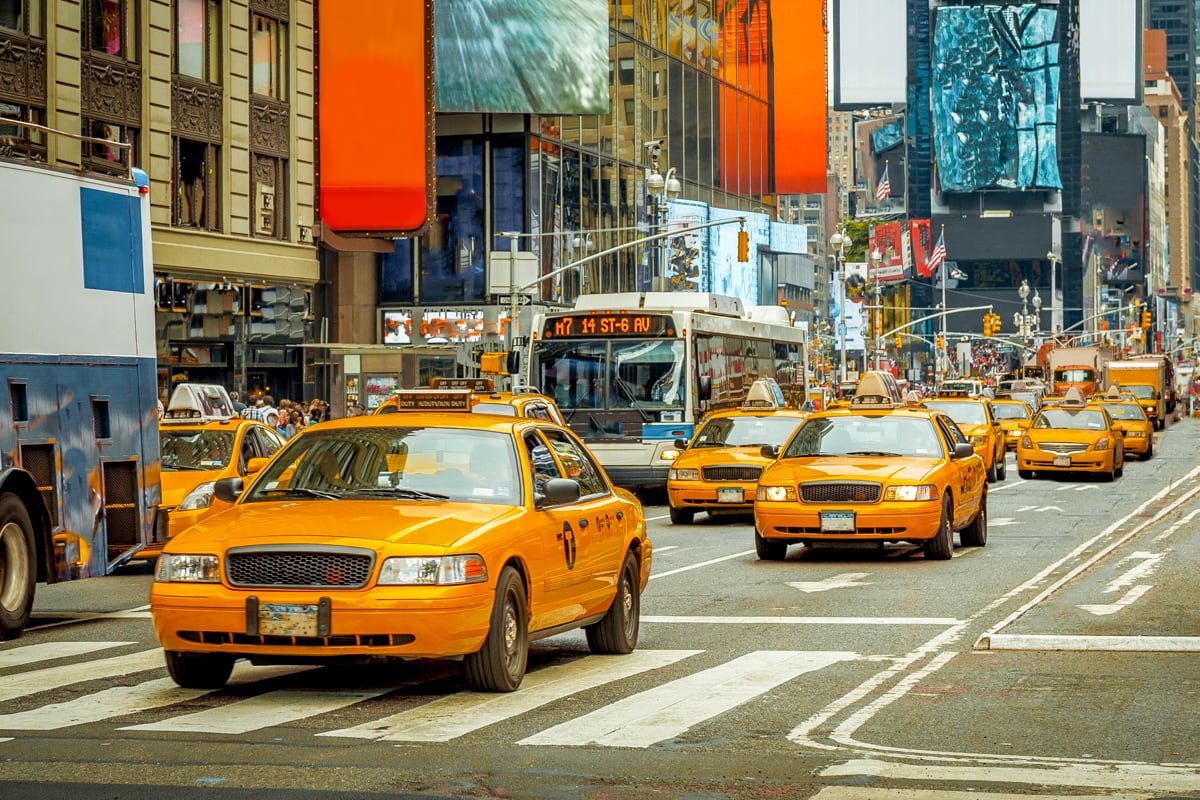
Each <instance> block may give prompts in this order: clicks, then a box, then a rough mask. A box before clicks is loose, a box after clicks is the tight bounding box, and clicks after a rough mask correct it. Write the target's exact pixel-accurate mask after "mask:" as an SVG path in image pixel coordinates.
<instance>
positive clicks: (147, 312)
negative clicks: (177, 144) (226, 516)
mask: <svg viewBox="0 0 1200 800" xmlns="http://www.w3.org/2000/svg"><path fill="white" fill-rule="evenodd" d="M72 138H77V137H72ZM134 173H136V174H134ZM148 188H149V183H148V180H147V178H146V175H145V173H141V172H140V171H136V170H131V175H130V177H129V178H128V179H124V178H114V177H108V176H102V175H87V174H80V173H78V172H74V171H68V170H60V169H56V168H54V167H52V166H47V165H45V164H34V163H31V162H25V161H6V160H3V159H0V249H2V253H3V254H2V255H0V260H2V262H3V264H4V269H3V271H2V272H0V280H2V281H3V283H4V285H3V287H2V288H0V638H12V637H16V636H19V635H20V634H21V632H22V631H23V629H24V628H25V626H26V624H27V623H28V621H29V617H30V612H31V609H32V607H33V595H34V589H35V584H36V582H39V581H41V582H55V581H64V580H71V579H74V578H84V577H89V576H97V575H106V574H109V573H110V572H111V571H113V570H114V569H115V568H116V567H117V566H119V565H120V564H121V563H123V562H124V561H125V560H127V559H129V558H130V557H131V556H133V555H135V554H136V553H137V551H138V550H139V549H141V548H142V547H144V546H145V545H146V544H147V543H148V542H150V541H152V540H153V539H154V537H155V532H156V529H157V528H158V527H159V526H161V529H162V531H165V520H159V519H157V512H158V505H159V480H158V475H159V457H158V391H157V378H156V359H155V336H154V300H153V286H154V280H153V262H152V258H151V250H150V206H149V200H148V194H147V191H148ZM160 535H161V534H160Z"/></svg>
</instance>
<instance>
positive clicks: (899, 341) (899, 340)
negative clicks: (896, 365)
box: [896, 333, 904, 350]
mask: <svg viewBox="0 0 1200 800" xmlns="http://www.w3.org/2000/svg"><path fill="white" fill-rule="evenodd" d="M903 346H904V337H903V336H901V335H900V334H898V333H897V334H896V349H897V350H899V349H900V348H901V347H903Z"/></svg>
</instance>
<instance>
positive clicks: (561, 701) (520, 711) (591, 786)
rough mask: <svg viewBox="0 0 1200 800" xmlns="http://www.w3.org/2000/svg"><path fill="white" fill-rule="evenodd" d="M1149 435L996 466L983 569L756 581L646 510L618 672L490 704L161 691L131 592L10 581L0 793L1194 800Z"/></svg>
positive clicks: (1190, 721) (1172, 519)
mask: <svg viewBox="0 0 1200 800" xmlns="http://www.w3.org/2000/svg"><path fill="white" fill-rule="evenodd" d="M1157 439H1158V441H1157V443H1156V448H1155V449H1156V454H1155V456H1154V459H1153V460H1151V461H1149V462H1145V463H1143V462H1138V461H1130V462H1129V463H1127V465H1126V469H1125V474H1124V476H1123V477H1122V478H1120V479H1119V480H1117V481H1116V482H1115V483H1101V482H1098V481H1093V480H1084V479H1067V478H1047V479H1034V480H1021V479H1019V478H1017V477H1016V470H1015V468H1014V467H1013V462H1012V458H1013V457H1012V455H1011V454H1010V455H1009V456H1008V458H1009V470H1008V475H1009V477H1008V480H1006V481H1003V482H998V483H994V484H991V486H990V487H989V488H990V502H989V518H990V524H989V537H988V542H987V546H986V547H983V548H956V550H955V553H954V558H953V559H951V560H950V561H941V562H938V561H927V560H925V559H924V558H923V557H922V555H921V551H920V549H919V548H915V547H893V548H888V549H887V550H886V551H884V552H879V551H876V550H806V549H804V548H801V547H798V546H793V547H792V548H791V549H790V550H789V552H788V557H787V559H786V560H784V561H782V562H763V561H759V560H757V558H756V557H755V555H754V544H753V535H752V527H751V524H752V523H751V521H750V520H749V519H748V518H740V519H710V518H708V517H707V516H706V515H704V514H701V515H699V516H698V517H697V519H696V522H695V524H692V525H687V526H682V525H671V524H670V522H669V520H668V517H667V509H666V507H665V506H647V509H646V511H647V517H648V518H649V519H651V520H652V521H651V538H652V539H653V541H654V543H655V560H654V574H653V575H652V578H651V582H650V585H649V588H648V589H647V591H646V594H645V596H644V598H643V605H642V629H641V639H640V642H639V644H638V648H637V650H635V651H634V653H633V654H631V655H628V656H592V655H589V653H588V648H587V644H586V641H585V639H584V635H583V634H582V632H573V633H570V634H564V635H561V636H557V637H554V638H550V639H546V640H542V641H539V642H536V643H534V645H533V650H532V652H531V655H530V665H529V673H528V675H527V677H526V678H525V682H524V684H523V685H522V687H521V688H520V689H519V690H518V691H516V692H514V693H512V694H477V693H473V692H469V691H467V690H466V689H465V685H464V682H463V679H462V675H461V670H460V667H459V665H457V664H454V663H446V662H411V663H407V664H398V665H397V664H384V665H377V666H370V667H362V666H339V667H325V668H312V667H307V666H276V667H255V666H251V665H249V664H246V663H244V662H242V663H239V665H238V667H237V668H236V670H235V672H234V675H233V678H232V680H231V681H230V683H229V685H228V686H227V687H226V688H224V689H223V690H219V691H203V690H187V689H180V688H178V687H176V686H175V684H174V683H173V682H172V681H171V680H170V678H169V677H167V674H166V670H165V668H164V666H163V661H162V653H161V650H160V649H159V648H158V646H157V644H156V642H155V638H154V633H153V630H152V627H151V624H150V619H149V612H148V610H147V608H148V606H147V592H148V588H149V583H150V576H149V575H148V574H145V571H144V570H142V571H139V570H129V571H127V572H126V573H124V574H121V575H117V576H112V577H108V578H98V579H93V580H85V581H77V582H74V583H68V584H63V585H56V586H48V587H44V586H43V587H39V595H38V602H37V606H36V608H35V615H34V620H33V622H32V624H31V625H30V628H29V630H28V632H27V633H26V635H25V636H24V637H23V638H21V639H19V640H16V641H12V642H5V643H4V644H3V645H0V700H3V706H2V711H3V713H0V794H2V795H3V796H4V797H21V798H25V797H32V798H51V797H63V796H65V795H66V794H67V793H68V792H69V793H70V795H71V796H72V797H76V798H92V797H96V798H99V797H106V798H111V797H119V798H150V797H161V796H163V794H164V793H167V792H169V793H170V794H171V795H172V796H173V797H176V798H190V797H193V796H199V795H200V794H201V793H202V792H203V793H207V794H206V796H209V795H210V794H211V792H212V791H213V790H214V789H219V790H222V791H223V792H225V794H226V796H231V797H306V796H312V797H316V796H317V794H318V793H319V794H320V796H321V797H369V796H374V795H379V796H384V795H386V796H389V797H400V796H403V797H423V798H433V797H438V798H440V797H512V798H533V799H535V800H537V799H541V798H597V799H598V798H685V797H686V798H761V797H789V798H792V797H795V798H810V797H811V798H819V800H866V798H917V797H923V798H949V797H958V796H966V795H967V794H968V793H969V794H970V796H971V797H975V798H980V797H982V798H989V799H990V798H1009V797H1012V798H1015V797H1030V796H1033V797H1105V798H1151V797H1157V798H1165V797H1200V669H1197V667H1196V663H1197V658H1198V657H1200V617H1198V616H1197V614H1196V613H1195V609H1196V608H1197V605H1198V604H1200V584H1198V582H1197V578H1196V576H1197V574H1200V573H1198V571H1197V565H1198V564H1200V543H1198V542H1197V538H1196V536H1195V533H1194V532H1195V530H1196V528H1197V525H1196V517H1197V516H1198V515H1200V482H1198V481H1197V476H1198V475H1200V466H1198V465H1197V460H1196V457H1195V453H1196V451H1197V448H1198V446H1200V421H1197V420H1196V419H1184V420H1182V421H1180V422H1178V423H1176V424H1174V425H1171V426H1169V427H1168V428H1167V429H1166V430H1165V431H1164V432H1162V433H1159V434H1158V435H1157ZM69 784H75V785H74V786H69ZM166 787H170V788H166ZM268 789H269V790H274V791H267V790H268ZM310 793H311V794H310Z"/></svg>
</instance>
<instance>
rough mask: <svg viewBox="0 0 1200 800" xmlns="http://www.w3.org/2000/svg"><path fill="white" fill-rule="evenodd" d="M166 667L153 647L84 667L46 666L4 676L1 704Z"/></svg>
mask: <svg viewBox="0 0 1200 800" xmlns="http://www.w3.org/2000/svg"><path fill="white" fill-rule="evenodd" d="M165 666H166V664H165V662H164V661H163V651H162V650H160V649H158V648H155V649H153V650H143V651H141V652H140V653H130V654H129V655H125V656H113V657H112V658H102V659H99V660H98V661H89V662H87V664H86V665H80V664H66V665H64V666H61V667H47V668H46V669H38V670H33V671H32V672H23V673H20V674H19V675H10V676H7V677H5V678H4V680H2V681H0V702H3V701H5V700H13V699H15V698H17V697H25V696H27V695H31V694H37V693H38V692H45V691H48V690H50V689H61V688H62V687H64V686H70V685H71V684H75V683H82V682H84V681H91V680H96V679H98V678H111V677H113V676H115V675H128V674H129V673H131V672H143V671H145V670H148V669H163V668H165Z"/></svg>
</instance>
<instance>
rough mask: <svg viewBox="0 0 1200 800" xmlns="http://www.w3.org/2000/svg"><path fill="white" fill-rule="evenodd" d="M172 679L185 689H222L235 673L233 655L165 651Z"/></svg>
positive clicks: (168, 670)
mask: <svg viewBox="0 0 1200 800" xmlns="http://www.w3.org/2000/svg"><path fill="white" fill-rule="evenodd" d="M164 652H165V653H166V656H167V672H169V673H170V674H171V680H173V681H175V683H176V684H178V685H179V686H182V687H183V688H184V689H220V688H221V687H222V686H224V685H225V683H226V682H227V681H228V680H229V676H230V675H232V674H233V662H234V658H233V656H227V655H225V654H224V653H181V652H179V651H177V650H166V651H164Z"/></svg>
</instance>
